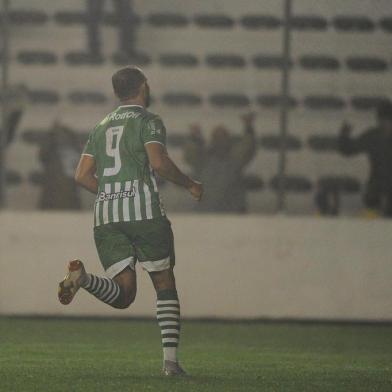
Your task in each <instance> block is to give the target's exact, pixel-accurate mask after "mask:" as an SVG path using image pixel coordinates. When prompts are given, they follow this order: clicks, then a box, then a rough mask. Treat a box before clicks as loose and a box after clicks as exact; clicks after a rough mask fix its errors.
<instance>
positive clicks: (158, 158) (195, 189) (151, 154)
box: [145, 142, 203, 201]
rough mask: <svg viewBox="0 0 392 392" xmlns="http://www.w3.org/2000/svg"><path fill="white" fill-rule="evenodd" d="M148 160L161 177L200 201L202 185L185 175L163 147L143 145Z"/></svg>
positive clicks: (156, 144) (151, 144)
mask: <svg viewBox="0 0 392 392" xmlns="http://www.w3.org/2000/svg"><path fill="white" fill-rule="evenodd" d="M145 148H146V152H147V155H148V160H149V162H150V165H151V167H152V168H153V169H154V170H155V172H156V173H158V174H159V175H160V176H161V177H163V178H165V179H166V180H168V181H171V182H173V183H174V184H177V185H180V186H182V187H184V188H186V189H187V190H188V191H189V192H190V193H191V195H192V196H193V198H194V199H196V200H198V201H199V200H200V199H201V197H202V195H203V185H202V184H201V183H199V182H197V181H194V180H192V179H191V178H190V177H188V176H187V175H185V174H184V173H183V172H182V171H181V170H180V169H179V168H178V167H177V166H176V164H175V163H174V162H173V161H172V160H171V158H170V157H169V155H168V153H167V150H166V148H165V146H163V145H162V144H161V143H158V142H157V143H154V142H150V143H147V144H145Z"/></svg>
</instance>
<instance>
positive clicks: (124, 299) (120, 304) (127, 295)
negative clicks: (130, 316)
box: [112, 291, 136, 309]
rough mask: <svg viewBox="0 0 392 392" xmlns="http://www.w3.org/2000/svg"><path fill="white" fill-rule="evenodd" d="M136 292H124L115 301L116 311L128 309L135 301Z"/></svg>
mask: <svg viewBox="0 0 392 392" xmlns="http://www.w3.org/2000/svg"><path fill="white" fill-rule="evenodd" d="M135 297H136V291H128V292H123V293H122V295H121V296H120V297H119V298H118V300H117V301H115V302H114V303H113V304H112V306H113V307H114V308H116V309H127V308H129V307H130V306H131V305H132V304H133V302H134V301H135Z"/></svg>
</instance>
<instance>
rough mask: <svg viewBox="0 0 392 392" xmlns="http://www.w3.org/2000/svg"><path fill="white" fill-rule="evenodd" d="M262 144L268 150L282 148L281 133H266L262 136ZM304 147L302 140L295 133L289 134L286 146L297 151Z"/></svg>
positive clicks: (289, 149)
mask: <svg viewBox="0 0 392 392" xmlns="http://www.w3.org/2000/svg"><path fill="white" fill-rule="evenodd" d="M260 145H261V146H262V147H263V148H264V149H266V150H274V151H275V150H280V148H281V146H282V138H281V136H280V135H265V136H262V137H261V138H260ZM301 147H302V143H301V140H300V139H298V138H297V137H295V136H294V135H287V138H286V148H287V150H288V151H297V150H300V149H301Z"/></svg>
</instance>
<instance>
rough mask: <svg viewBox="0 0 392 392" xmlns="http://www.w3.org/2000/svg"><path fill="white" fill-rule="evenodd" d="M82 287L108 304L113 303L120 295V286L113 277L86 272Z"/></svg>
mask: <svg viewBox="0 0 392 392" xmlns="http://www.w3.org/2000/svg"><path fill="white" fill-rule="evenodd" d="M81 287H83V288H84V289H85V290H87V291H88V292H89V293H90V294H92V295H93V296H94V297H96V298H97V299H99V300H100V301H102V302H105V303H106V304H108V305H111V304H113V303H114V302H115V301H116V300H117V299H118V297H119V296H120V291H121V290H120V286H119V285H118V284H117V283H116V282H115V281H114V280H112V279H109V278H100V277H98V276H95V275H92V274H86V279H85V281H83V282H82V284H81Z"/></svg>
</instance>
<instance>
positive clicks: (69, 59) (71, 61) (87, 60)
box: [65, 52, 104, 66]
mask: <svg viewBox="0 0 392 392" xmlns="http://www.w3.org/2000/svg"><path fill="white" fill-rule="evenodd" d="M65 62H66V63H67V64H68V65H72V66H80V65H90V66H91V65H101V64H103V63H104V59H103V57H100V56H92V55H90V54H89V53H87V52H69V53H66V54H65Z"/></svg>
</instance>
